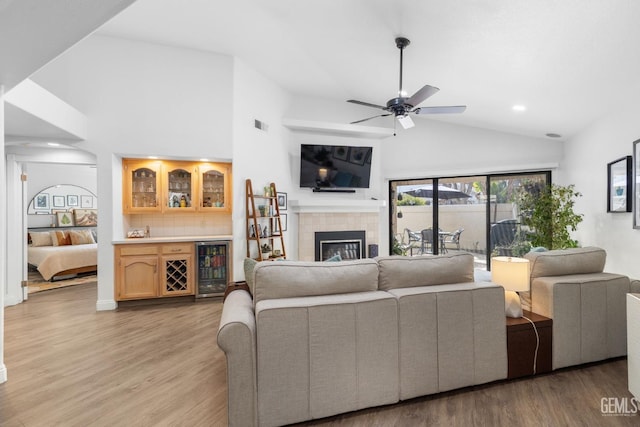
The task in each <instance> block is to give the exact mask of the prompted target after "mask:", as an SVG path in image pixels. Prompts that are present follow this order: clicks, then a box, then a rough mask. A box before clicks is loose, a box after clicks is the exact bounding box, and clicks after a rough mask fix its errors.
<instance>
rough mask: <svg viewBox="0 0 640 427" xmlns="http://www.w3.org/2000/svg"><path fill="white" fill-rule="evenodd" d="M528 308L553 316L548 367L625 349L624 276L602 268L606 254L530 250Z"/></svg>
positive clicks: (626, 285)
mask: <svg viewBox="0 0 640 427" xmlns="http://www.w3.org/2000/svg"><path fill="white" fill-rule="evenodd" d="M525 258H527V259H529V262H530V268H531V310H532V311H533V312H534V313H538V314H541V315H543V316H546V317H550V318H552V319H553V344H552V345H553V352H552V363H553V369H559V368H563V367H566V366H573V365H579V364H583V363H588V362H596V361H599V360H604V359H608V358H612V357H618V356H624V355H626V354H627V316H626V294H627V293H628V292H629V290H630V280H629V278H628V277H627V276H623V275H620V274H613V273H605V272H603V269H604V265H605V261H606V258H607V254H606V252H605V251H604V250H603V249H600V248H596V247H585V248H576V249H564V250H554V251H548V252H530V253H528V254H526V255H525Z"/></svg>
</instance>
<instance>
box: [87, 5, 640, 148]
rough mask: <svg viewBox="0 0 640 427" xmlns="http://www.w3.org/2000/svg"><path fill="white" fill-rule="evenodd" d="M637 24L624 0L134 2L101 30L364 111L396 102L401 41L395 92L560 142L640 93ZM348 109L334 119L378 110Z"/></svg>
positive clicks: (471, 120)
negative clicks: (211, 58)
mask: <svg viewBox="0 0 640 427" xmlns="http://www.w3.org/2000/svg"><path fill="white" fill-rule="evenodd" d="M639 18H640V2H637V1H633V0H607V1H603V0H562V1H556V0H536V1H531V0H509V1H504V0H448V1H440V0H420V1H415V0H395V1H390V0H343V1H326V0H305V1H300V0H269V1H263V0H234V1H211V0H189V1H186V2H185V1H178V0H138V1H137V2H136V3H135V4H133V5H132V6H131V7H130V8H129V9H127V10H126V11H124V12H123V13H121V14H120V15H119V16H117V17H116V18H115V19H113V20H112V21H111V22H109V23H108V24H107V25H105V26H104V27H103V28H102V29H101V30H100V32H101V33H104V34H110V35H116V36H120V37H130V38H135V39H141V40H147V41H153V42H157V43H162V44H166V45H173V46H185V47H190V48H195V49H201V50H209V51H214V52H221V53H227V54H231V55H235V56H237V57H239V58H241V59H242V60H243V61H245V62H246V63H248V64H250V65H252V66H253V67H254V68H256V69H257V70H259V71H260V72H262V73H263V74H264V75H266V76H268V77H270V78H271V79H273V80H274V81H276V82H277V83H278V84H280V85H281V86H282V87H284V88H286V89H288V90H289V91H291V92H292V93H294V94H305V95H312V96H319V97H323V98H331V99H334V100H337V101H345V100H347V99H352V98H353V99H359V100H362V101H368V102H371V103H374V104H385V103H386V101H387V100H389V99H390V98H393V97H395V96H397V95H396V94H397V90H398V66H399V54H398V50H397V48H396V46H395V43H394V38H395V37H396V36H399V35H402V36H405V37H407V38H409V39H410V40H411V45H410V46H409V47H407V49H406V50H405V57H404V62H405V66H404V88H405V90H406V91H407V92H408V93H409V94H412V93H413V92H415V91H417V90H418V89H419V88H421V87H422V86H423V85H424V84H430V85H433V86H437V87H439V88H440V89H441V90H440V92H439V93H437V94H436V95H434V96H432V97H431V98H430V99H428V100H427V101H426V102H424V103H423V104H422V105H423V106H437V105H449V104H451V105H459V104H466V105H467V106H468V108H467V111H466V112H465V113H464V114H462V115H452V116H446V117H443V116H438V119H439V120H447V121H450V122H452V123H457V124H464V125H469V126H477V127H483V128H489V129H497V130H502V131H506V132H514V133H518V134H524V135H530V136H535V137H542V138H544V137H545V134H547V133H557V134H560V135H562V136H563V137H564V138H568V137H571V136H572V135H574V134H575V133H576V132H578V131H580V130H581V129H583V128H584V127H586V126H588V125H589V124H590V123H591V122H592V121H593V120H595V119H597V118H598V117H601V116H603V115H605V114H608V113H609V112H611V111H613V110H615V109H616V108H617V107H619V106H620V105H621V104H624V103H629V102H632V101H633V100H634V99H635V98H637V96H638V95H639V92H640V78H639V77H638V76H640V49H638V48H637V45H638V40H640V25H638V24H637V21H638V19H639ZM516 104H519V105H524V106H526V111H524V112H515V111H513V110H512V107H513V106H514V105H516ZM352 111H353V115H352V116H350V117H346V118H345V121H347V120H348V121H353V120H357V119H361V118H365V117H369V116H372V115H374V114H376V110H373V109H370V108H367V107H360V106H358V107H354V109H352ZM422 117H424V116H422ZM430 117H433V116H430ZM381 120H382V121H378V122H377V123H375V124H380V123H382V124H386V125H388V126H392V124H391V122H390V120H392V119H391V118H385V119H381ZM385 120H386V121H385ZM418 120H419V119H418Z"/></svg>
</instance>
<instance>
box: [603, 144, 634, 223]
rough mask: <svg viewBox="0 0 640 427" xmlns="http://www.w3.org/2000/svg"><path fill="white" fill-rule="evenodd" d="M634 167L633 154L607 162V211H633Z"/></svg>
mask: <svg viewBox="0 0 640 427" xmlns="http://www.w3.org/2000/svg"><path fill="white" fill-rule="evenodd" d="M632 169H633V157H632V156H625V157H621V158H619V159H616V160H614V161H612V162H609V163H607V212H612V213H616V212H631V211H632V209H633V206H632V205H633V198H632V191H631V188H632V186H633V182H632V180H631V179H632Z"/></svg>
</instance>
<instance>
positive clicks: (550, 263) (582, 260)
mask: <svg viewBox="0 0 640 427" xmlns="http://www.w3.org/2000/svg"><path fill="white" fill-rule="evenodd" d="M524 257H525V258H526V259H528V260H529V262H530V263H531V279H534V278H536V277H548V276H564V275H567V274H590V273H601V272H602V271H603V270H604V264H605V261H606V259H607V253H606V252H605V251H604V249H600V248H596V247H593V246H590V247H585V248H572V249H556V250H552V251H547V252H529V253H528V254H526V255H525V256H524Z"/></svg>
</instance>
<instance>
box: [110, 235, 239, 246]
mask: <svg viewBox="0 0 640 427" xmlns="http://www.w3.org/2000/svg"><path fill="white" fill-rule="evenodd" d="M226 240H233V236H232V235H230V234H228V235H216V236H164V237H140V238H124V239H120V240H112V241H111V243H112V244H114V245H135V244H144V243H178V242H216V241H226Z"/></svg>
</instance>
